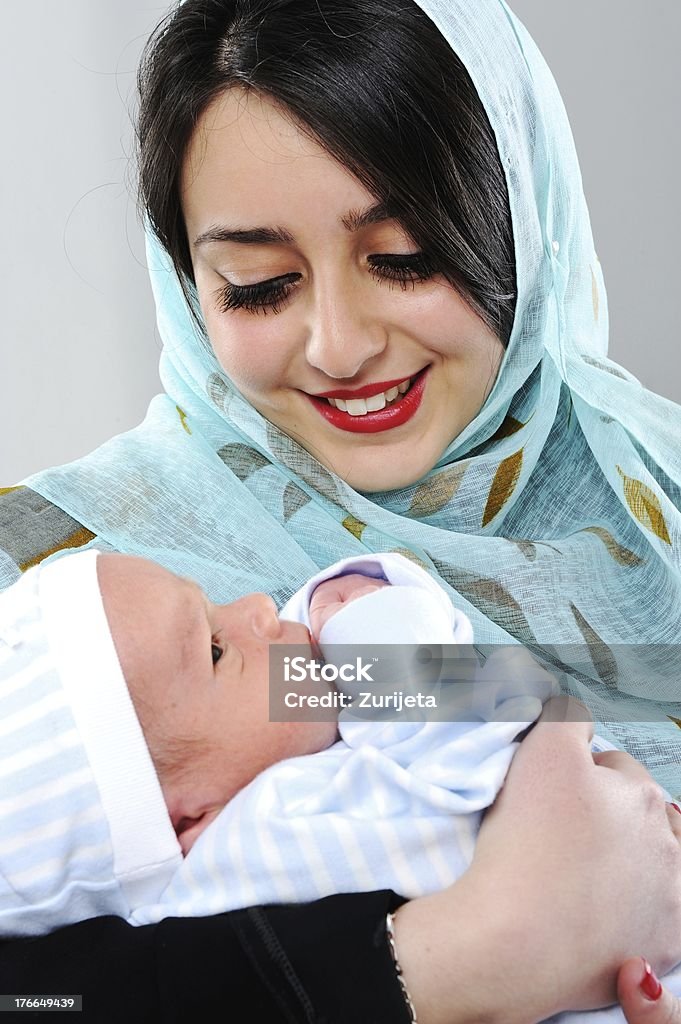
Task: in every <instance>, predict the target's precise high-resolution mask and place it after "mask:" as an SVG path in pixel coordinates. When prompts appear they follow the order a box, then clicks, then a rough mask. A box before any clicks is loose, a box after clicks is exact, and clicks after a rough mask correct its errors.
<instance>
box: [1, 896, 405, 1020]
mask: <svg viewBox="0 0 681 1024" xmlns="http://www.w3.org/2000/svg"><path fill="white" fill-rule="evenodd" d="M403 902H404V900H403V899H402V898H401V897H399V896H395V895H394V893H391V892H388V891H383V892H373V893H359V894H350V895H341V896H329V897H327V898H326V899H323V900H318V901H317V902H316V903H305V904H291V905H285V906H270V907H251V908H248V909H247V910H235V911H232V912H231V913H228V914H219V915H216V916H215V917H202V918H168V919H167V920H165V921H161V922H160V923H159V924H156V925H145V926H144V927H140V928H135V927H132V926H131V925H129V924H127V923H126V922H125V921H123V920H122V919H120V918H116V917H100V918H95V919H93V920H91V921H83V922H82V923H81V924H76V925H71V926H70V927H69V928H64V929H62V930H60V931H58V932H53V933H52V934H51V935H46V936H42V937H40V938H35V939H16V940H14V941H8V942H3V943H0V994H7V995H82V996H83V1012H82V1013H76V1012H72V1015H71V1018H70V1019H71V1020H72V1021H73V1024H156V1022H162V1024H180V1022H182V1024H187V1022H190V1024H193V1022H197V1024H212V1022H213V1021H220V1022H224V1024H237V1022H238V1024H260V1022H266V1024H284V1022H285V1024H299V1022H300V1024H312V1022H314V1024H408V1022H409V1013H408V1011H407V1008H406V1005H405V1002H404V998H403V996H402V992H401V989H400V987H399V984H398V981H397V975H396V972H395V966H394V963H393V960H392V956H391V953H390V948H389V946H388V942H387V937H386V928H385V917H386V914H387V913H388V912H391V911H394V910H396V909H397V907H399V906H400V905H401V904H402V903H403ZM52 1012H53V1011H48V1012H47V1016H46V1012H45V1011H42V1012H41V1011H30V1010H29V1011H22V1012H21V1013H11V1012H10V1013H2V1014H0V1022H1V1024H9V1022H10V1021H17V1022H19V1021H22V1020H23V1021H28V1020H37V1019H41V1020H43V1021H44V1022H45V1024H47V1021H49V1020H50V1019H53V1018H52ZM59 1019H60V1020H64V1016H63V1014H61V1015H60V1017H59Z"/></svg>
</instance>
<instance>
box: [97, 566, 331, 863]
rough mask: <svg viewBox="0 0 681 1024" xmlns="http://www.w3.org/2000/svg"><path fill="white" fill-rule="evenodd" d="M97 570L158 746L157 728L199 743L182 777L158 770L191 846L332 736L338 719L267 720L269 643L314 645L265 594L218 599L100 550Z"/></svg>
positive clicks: (137, 700) (123, 658)
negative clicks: (278, 769)
mask: <svg viewBox="0 0 681 1024" xmlns="http://www.w3.org/2000/svg"><path fill="white" fill-rule="evenodd" d="M98 575H99V582H100V588H101V592H102V599H103V602H104V608H105V611H106V614H107V618H108V620H109V626H110V629H111V633H112V636H113V639H114V643H115V646H116V651H117V653H118V657H119V660H120V663H121V668H122V670H123V674H124V676H125V679H126V682H127V684H128V689H129V690H130V694H131V696H132V699H133V702H134V704H135V707H136V709H137V712H138V715H139V717H140V720H141V722H142V727H143V728H144V731H145V734H146V736H147V741H148V742H149V744H150V748H151V749H152V755H153V752H154V744H153V742H152V734H153V735H154V736H155V737H158V738H159V739H160V741H161V743H162V742H163V741H164V740H166V739H167V740H169V741H171V743H172V741H175V740H178V739H179V740H187V741H189V745H191V748H192V749H193V750H195V751H196V756H195V758H192V762H193V763H192V764H191V765H188V766H187V769H186V771H185V772H183V773H182V775H181V776H179V777H177V778H175V777H174V779H173V781H172V782H170V783H168V784H166V783H165V782H164V779H163V777H161V785H162V787H163V791H164V797H165V799H166V803H167V804H168V809H169V811H170V815H171V818H172V820H173V824H174V825H175V829H176V831H177V833H178V837H179V839H180V843H181V845H182V848H183V850H184V851H185V852H186V850H187V849H189V847H190V846H191V844H192V843H193V842H194V840H195V839H196V837H197V835H198V834H199V833H200V832H201V831H202V830H203V828H205V826H206V825H207V824H208V823H209V821H211V820H212V819H213V818H214V817H215V816H216V814H217V813H218V812H219V811H220V810H221V808H222V807H224V805H225V804H226V803H227V802H228V801H229V800H230V799H231V798H232V797H233V796H234V795H235V794H236V793H237V792H238V791H239V790H240V789H242V788H243V787H244V786H245V785H247V784H248V783H249V782H251V781H252V780H253V779H254V778H255V776H256V775H258V774H259V773H260V772H261V771H263V770H264V769H265V768H267V767H269V766H270V765H272V764H275V763H276V762H278V761H281V760H283V759H284V758H287V757H294V756H297V755H300V754H310V753H315V752H316V751H318V750H323V749H324V748H326V747H328V746H330V745H331V744H332V743H333V742H334V741H335V739H336V724H335V722H270V721H269V647H270V644H273V643H276V644H287V643H291V644H305V645H307V646H308V647H310V634H309V632H308V630H307V628H306V627H305V626H304V625H302V624H300V623H297V622H287V621H285V620H280V619H279V617H278V615H277V609H276V606H275V604H274V602H273V601H272V599H271V598H270V597H268V596H267V595H266V594H249V595H248V596H246V597H242V598H240V599H239V600H238V601H234V602H233V603H232V604H226V605H215V604H212V603H211V602H210V601H209V600H208V598H207V597H206V596H205V594H204V593H203V591H202V590H201V589H200V588H199V587H198V586H197V585H196V584H195V583H192V582H190V581H189V580H186V579H181V578H180V577H178V576H174V575H173V574H172V573H170V572H168V571H167V570H166V569H163V568H162V567H161V566H159V565H156V564H155V563H153V562H148V561H146V560H144V559H141V558H133V557H131V556H127V555H113V554H112V555H103V556H100V558H99V559H98ZM310 656H312V651H311V650H310ZM301 685H304V684H301ZM317 685H318V684H317ZM162 775H163V773H161V776H162Z"/></svg>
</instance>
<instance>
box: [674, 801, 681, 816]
mask: <svg viewBox="0 0 681 1024" xmlns="http://www.w3.org/2000/svg"><path fill="white" fill-rule="evenodd" d="M672 807H673V808H674V810H675V811H678V812H679V814H681V807H679V805H678V804H675V803H673V802H672Z"/></svg>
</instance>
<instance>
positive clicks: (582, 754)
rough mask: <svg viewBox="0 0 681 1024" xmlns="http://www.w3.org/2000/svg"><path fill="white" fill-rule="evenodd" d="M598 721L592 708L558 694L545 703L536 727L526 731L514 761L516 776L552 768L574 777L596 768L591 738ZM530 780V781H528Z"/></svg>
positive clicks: (562, 774)
mask: <svg viewBox="0 0 681 1024" xmlns="http://www.w3.org/2000/svg"><path fill="white" fill-rule="evenodd" d="M593 734H594V724H593V720H592V719H591V715H590V713H589V710H588V708H586V707H585V706H584V705H583V704H581V703H580V701H576V700H574V699H573V698H569V697H554V698H552V699H551V700H549V701H547V702H546V704H545V705H544V708H543V710H542V713H541V715H540V716H539V718H538V719H537V721H536V723H535V725H534V726H533V728H532V729H531V730H530V731H529V732H528V733H527V734H526V736H525V738H524V739H523V741H522V743H521V744H520V747H519V749H518V752H517V753H516V755H515V758H514V760H513V764H512V765H511V775H512V776H513V777H514V778H515V780H517V781H520V777H521V776H522V775H525V774H526V773H527V774H528V775H531V776H536V775H540V774H545V773H546V772H548V771H555V772H557V773H560V776H561V777H570V773H571V772H574V771H577V770H578V768H579V767H580V766H581V767H582V768H583V769H588V770H589V771H592V770H593V761H592V758H591V741H592V739H593ZM528 784H529V783H528Z"/></svg>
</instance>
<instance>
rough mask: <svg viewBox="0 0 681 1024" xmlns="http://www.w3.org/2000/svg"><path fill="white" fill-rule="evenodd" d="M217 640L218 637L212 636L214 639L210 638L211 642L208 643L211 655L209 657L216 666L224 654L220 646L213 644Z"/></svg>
mask: <svg viewBox="0 0 681 1024" xmlns="http://www.w3.org/2000/svg"><path fill="white" fill-rule="evenodd" d="M217 639H218V637H216V636H214V637H212V638H211V642H210V653H211V657H212V659H213V665H217V663H218V662H219V660H220V658H221V657H222V655H223V654H224V653H225V650H224V648H223V647H222V646H221V644H218V643H216V642H215V641H216V640H217ZM216 651H218V652H219V653H218V656H217V658H216V657H215V652H216Z"/></svg>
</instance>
